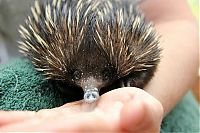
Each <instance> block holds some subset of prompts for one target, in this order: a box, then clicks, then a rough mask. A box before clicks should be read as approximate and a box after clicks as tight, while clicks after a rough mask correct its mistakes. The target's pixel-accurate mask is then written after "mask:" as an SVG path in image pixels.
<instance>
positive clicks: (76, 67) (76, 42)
mask: <svg viewBox="0 0 200 133" xmlns="http://www.w3.org/2000/svg"><path fill="white" fill-rule="evenodd" d="M19 32H20V34H21V41H20V42H19V44H20V45H19V48H20V52H21V53H23V54H24V56H26V57H28V58H29V59H30V60H31V61H32V63H33V64H34V66H35V68H36V69H37V70H38V71H39V72H42V73H43V75H44V76H45V77H46V79H48V80H50V81H53V82H54V81H55V82H56V83H59V86H61V87H59V88H61V90H65V91H67V92H68V93H70V94H71V95H72V94H74V96H75V97H76V96H77V97H79V96H81V95H82V92H83V91H85V89H87V87H86V86H90V87H95V88H98V89H99V90H101V93H104V92H106V91H108V90H112V89H116V88H118V87H123V86H135V87H140V88H143V87H144V86H145V85H146V84H147V83H148V81H149V80H150V79H151V78H152V76H153V74H154V72H155V70H156V67H157V65H158V63H159V61H160V53H161V49H160V47H159V36H158V35H157V34H156V31H155V29H154V27H153V25H152V24H151V23H150V22H148V21H146V19H145V18H144V16H143V14H142V13H141V12H140V11H139V9H138V8H137V4H136V2H134V1H131V0H126V1H121V0H48V1H45V2H44V3H40V2H39V1H35V5H34V6H33V7H32V8H31V15H30V16H28V18H27V19H26V21H25V24H24V26H22V25H21V26H20V30H19ZM67 86H68V87H67ZM75 88H79V90H78V89H75ZM80 88H82V90H83V91H80ZM78 99H81V98H80V97H79V98H78Z"/></svg>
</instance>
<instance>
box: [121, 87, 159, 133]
mask: <svg viewBox="0 0 200 133" xmlns="http://www.w3.org/2000/svg"><path fill="white" fill-rule="evenodd" d="M162 117H163V107H162V105H161V104H160V102H159V101H157V100H156V99H155V98H153V97H152V96H151V95H149V94H148V93H146V92H144V91H142V90H141V93H138V94H137V95H136V96H135V98H134V99H133V100H132V101H130V102H129V103H127V104H126V105H124V107H123V109H122V111H121V127H122V129H123V130H125V131H132V132H138V133H140V131H142V132H150V131H151V132H159V128H160V123H161V120H162Z"/></svg>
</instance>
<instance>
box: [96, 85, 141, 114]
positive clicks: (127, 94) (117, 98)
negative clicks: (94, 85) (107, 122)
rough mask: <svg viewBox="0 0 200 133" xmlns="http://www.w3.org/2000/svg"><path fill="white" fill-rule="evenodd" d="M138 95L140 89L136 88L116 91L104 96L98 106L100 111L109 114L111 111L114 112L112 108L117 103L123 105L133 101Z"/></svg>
mask: <svg viewBox="0 0 200 133" xmlns="http://www.w3.org/2000/svg"><path fill="white" fill-rule="evenodd" d="M136 93H138V88H134V87H124V88H119V89H115V90H112V91H109V92H107V93H105V94H103V95H102V96H101V98H100V100H99V101H98V103H97V104H98V107H99V108H100V109H102V110H104V111H105V112H107V111H109V110H110V109H111V110H112V108H111V106H112V105H113V104H114V103H115V102H119V103H121V104H122V105H123V104H124V103H127V102H129V101H130V100H131V99H133V98H134V96H135V95H136Z"/></svg>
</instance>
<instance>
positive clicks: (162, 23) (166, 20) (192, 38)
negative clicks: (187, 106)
mask: <svg viewBox="0 0 200 133" xmlns="http://www.w3.org/2000/svg"><path fill="white" fill-rule="evenodd" d="M159 2H160V6H159V7H158V9H156V7H154V6H155V5H157V4H158V5H159ZM166 2H169V3H167V5H168V6H163V7H162V4H163V5H164V4H166ZM152 3H154V5H153V4H152ZM155 3H157V4H155ZM173 3H174V4H173ZM170 4H171V5H170ZM178 4H181V7H182V8H180V9H179V8H175V7H174V5H176V6H177V5H178ZM147 5H148V6H147ZM158 5H157V6H158ZM177 7H178V6H177ZM142 8H143V9H144V11H146V15H147V17H148V19H150V20H151V21H153V22H154V23H155V27H156V29H157V32H158V34H160V35H161V43H160V44H161V48H162V49H163V51H162V58H161V62H160V64H159V67H158V70H157V72H156V73H155V76H154V77H153V79H152V80H151V81H150V83H149V84H148V85H147V86H146V88H145V89H146V91H147V92H149V93H150V94H151V95H153V96H154V97H155V98H157V99H158V100H159V101H160V102H161V103H162V105H163V107H164V111H165V113H164V115H166V114H167V113H168V112H169V111H170V110H171V109H172V108H173V107H174V106H175V105H176V103H177V102H178V101H179V100H180V99H181V98H182V97H183V95H184V94H185V93H186V92H187V91H188V89H190V88H192V87H193V85H194V83H195V82H196V81H197V77H198V75H197V74H198V26H197V24H196V23H195V21H194V18H193V17H192V15H191V13H190V11H189V8H188V6H186V2H185V1H182V0H181V1H180V0H177V1H176V2H175V1H174V2H173V1H172V0H167V1H166V0H162V3H161V0H149V3H148V2H147V3H144V5H143V7H142ZM150 9H152V10H150ZM150 11H152V12H150Z"/></svg>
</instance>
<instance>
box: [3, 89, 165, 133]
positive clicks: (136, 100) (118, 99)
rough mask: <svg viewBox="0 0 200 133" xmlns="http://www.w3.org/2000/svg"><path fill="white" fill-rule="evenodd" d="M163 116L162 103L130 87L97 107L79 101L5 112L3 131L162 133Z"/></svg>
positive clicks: (110, 95) (115, 92)
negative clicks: (56, 105) (40, 108)
mask: <svg viewBox="0 0 200 133" xmlns="http://www.w3.org/2000/svg"><path fill="white" fill-rule="evenodd" d="M162 116H163V108H162V105H161V104H160V102H158V101H157V100H156V99H155V98H153V97H152V96H151V95H149V94H148V93H146V92H145V91H143V90H141V89H138V88H133V87H126V88H120V89H116V90H113V91H110V92H108V93H106V94H104V95H102V96H101V98H100V99H99V101H97V103H96V105H94V104H87V103H84V102H83V101H78V102H73V103H68V104H66V105H63V106H61V107H58V108H54V109H44V110H41V111H39V112H33V111H9V112H6V111H1V112H0V131H54V132H61V131H63V132H66V131H73V132H91V131H94V132H98V131H107V132H118V133H119V132H125V131H126V132H137V133H144V132H148V133H149V132H153V133H156V132H157V133H158V132H159V130H160V124H161V120H162Z"/></svg>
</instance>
